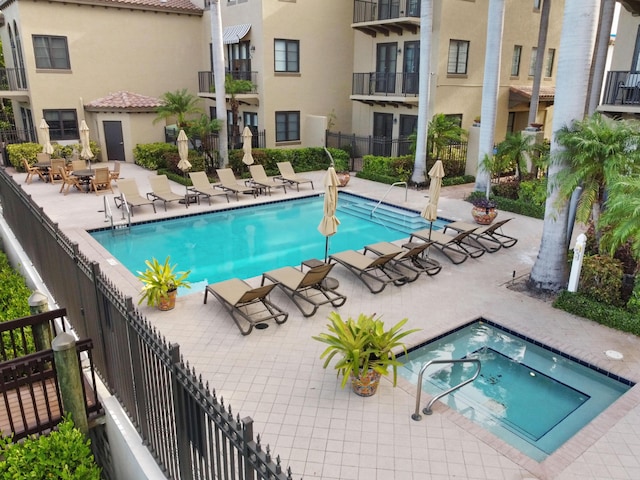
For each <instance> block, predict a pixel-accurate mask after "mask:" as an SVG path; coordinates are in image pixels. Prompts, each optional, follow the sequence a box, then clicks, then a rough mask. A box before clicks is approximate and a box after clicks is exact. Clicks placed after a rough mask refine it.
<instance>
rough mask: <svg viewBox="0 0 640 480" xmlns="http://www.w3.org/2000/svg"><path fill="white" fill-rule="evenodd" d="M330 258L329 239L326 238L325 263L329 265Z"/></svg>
mask: <svg viewBox="0 0 640 480" xmlns="http://www.w3.org/2000/svg"><path fill="white" fill-rule="evenodd" d="M328 258H329V237H326V238H325V243H324V263H327V259H328Z"/></svg>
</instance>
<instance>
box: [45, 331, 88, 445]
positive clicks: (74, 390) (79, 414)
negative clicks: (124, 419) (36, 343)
mask: <svg viewBox="0 0 640 480" xmlns="http://www.w3.org/2000/svg"><path fill="white" fill-rule="evenodd" d="M51 347H52V348H53V359H54V361H55V364H56V372H57V376H58V384H59V385H60V392H61V394H62V407H63V411H64V412H65V413H71V415H72V418H73V423H74V424H75V426H76V428H77V429H78V430H80V431H81V432H82V433H83V434H85V435H88V434H89V423H88V421H87V411H86V408H85V401H84V393H83V392H82V373H81V370H80V362H78V354H77V353H76V340H75V338H73V335H71V334H69V333H67V332H62V333H61V334H59V335H58V336H57V337H56V338H54V339H53V342H51Z"/></svg>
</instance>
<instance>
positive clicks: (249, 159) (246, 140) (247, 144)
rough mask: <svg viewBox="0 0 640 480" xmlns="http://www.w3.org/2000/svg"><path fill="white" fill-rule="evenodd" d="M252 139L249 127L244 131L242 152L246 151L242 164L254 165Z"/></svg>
mask: <svg viewBox="0 0 640 480" xmlns="http://www.w3.org/2000/svg"><path fill="white" fill-rule="evenodd" d="M251 137H253V134H252V133H251V129H250V128H249V127H244V130H243V131H242V150H243V151H244V156H243V157H242V162H243V163H244V164H245V165H253V155H252V154H251Z"/></svg>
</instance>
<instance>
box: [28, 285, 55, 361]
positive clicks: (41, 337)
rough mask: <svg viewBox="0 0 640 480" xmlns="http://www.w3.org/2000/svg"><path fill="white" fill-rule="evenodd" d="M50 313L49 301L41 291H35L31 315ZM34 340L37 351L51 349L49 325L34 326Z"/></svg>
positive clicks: (30, 305) (30, 301)
mask: <svg viewBox="0 0 640 480" xmlns="http://www.w3.org/2000/svg"><path fill="white" fill-rule="evenodd" d="M48 311H49V299H48V298H47V296H46V295H45V294H44V293H42V292H41V291H39V290H35V291H34V292H33V293H32V294H31V296H30V297H29V312H30V313H31V315H37V314H38V313H44V312H48ZM32 329H33V340H34V342H35V345H36V351H37V352H39V351H42V350H49V349H50V348H51V336H52V335H51V330H50V329H49V324H48V323H42V324H40V325H34V326H33V327H32Z"/></svg>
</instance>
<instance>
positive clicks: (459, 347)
mask: <svg viewBox="0 0 640 480" xmlns="http://www.w3.org/2000/svg"><path fill="white" fill-rule="evenodd" d="M465 357H468V358H478V359H479V360H480V362H481V365H482V366H481V371H480V372H481V373H480V376H479V377H478V378H477V379H476V380H474V381H473V382H472V383H470V384H468V385H465V386H464V387H462V388H460V389H459V390H456V391H454V392H453V393H451V394H449V395H448V396H445V397H443V398H441V399H440V401H442V402H445V403H446V404H447V405H449V407H451V408H453V409H455V410H457V411H458V412H459V413H461V414H462V415H464V416H465V417H467V418H469V419H470V420H472V421H473V422H475V423H477V424H479V425H481V426H482V427H483V428H485V429H486V430H489V431H490V432H492V433H494V434H495V435H496V436H498V437H500V438H502V439H503V440H505V441H506V442H507V443H509V444H510V445H512V446H514V447H515V448H517V449H518V450H520V451H521V452H523V453H524V454H526V455H528V456H529V457H531V458H533V459H534V460H537V461H542V460H544V459H545V458H546V457H547V456H548V455H550V454H551V453H553V452H554V451H555V450H556V449H557V448H558V447H560V446H561V445H562V444H563V443H565V442H566V441H567V440H568V439H569V438H571V437H572V436H573V435H575V434H576V433H577V432H578V431H579V430H580V429H581V428H582V427H584V426H585V425H586V424H587V423H589V422H590V421H591V420H593V419H594V418H595V417H596V416H598V415H599V414H600V413H601V412H602V411H603V410H605V409H606V408H607V407H608V406H609V405H611V404H612V403H613V402H614V401H615V400H616V399H618V398H619V397H620V396H621V395H623V394H624V393H625V392H626V391H627V390H628V389H629V388H631V387H632V386H633V385H634V384H633V382H630V381H628V380H626V379H623V378H620V377H617V376H616V375H613V374H611V373H609V372H605V371H603V370H600V369H597V368H596V367H593V366H590V365H588V364H586V363H585V362H581V361H579V360H578V359H575V358H572V357H570V356H567V355H564V354H563V353H561V352H559V351H557V350H555V349H551V348H550V347H547V346H545V345H542V344H541V343H539V342H535V341H533V340H532V339H529V338H527V337H524V336H522V335H520V334H518V333H517V332H514V331H511V330H508V329H505V328H503V327H501V326H499V325H497V324H495V323H493V322H491V321H489V320H486V319H480V320H478V321H474V322H472V323H469V324H467V325H464V326H462V327H460V328H458V329H456V330H454V331H452V332H448V333H446V334H444V335H442V336H440V337H438V338H436V339H434V340H432V341H430V342H429V343H427V344H425V345H422V346H419V347H416V348H413V349H411V350H410V351H409V352H408V355H407V356H402V357H398V359H399V360H400V361H401V362H403V363H404V364H405V365H404V366H403V367H402V368H401V369H399V372H398V373H399V374H400V375H401V376H402V377H404V378H406V379H408V380H409V381H411V382H412V383H413V384H416V383H417V377H418V373H419V371H420V368H421V367H422V365H423V364H424V363H425V362H428V361H429V360H436V359H460V358H465ZM474 373H475V366H473V365H471V364H469V363H465V364H455V365H450V364H445V365H442V364H437V365H433V366H432V367H430V369H428V370H427V371H426V373H425V376H424V378H423V390H424V391H426V392H428V393H429V394H431V395H436V394H438V393H441V392H443V391H444V390H446V389H448V388H450V387H452V386H455V385H457V384H459V383H461V382H462V381H464V380H465V379H468V378H470V377H471V376H472V375H473V374H474ZM426 403H427V402H426V401H423V402H422V405H421V406H420V408H422V407H424V406H425V405H426ZM423 421H429V420H428V417H427V419H426V420H423Z"/></svg>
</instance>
